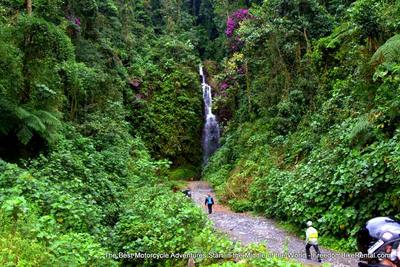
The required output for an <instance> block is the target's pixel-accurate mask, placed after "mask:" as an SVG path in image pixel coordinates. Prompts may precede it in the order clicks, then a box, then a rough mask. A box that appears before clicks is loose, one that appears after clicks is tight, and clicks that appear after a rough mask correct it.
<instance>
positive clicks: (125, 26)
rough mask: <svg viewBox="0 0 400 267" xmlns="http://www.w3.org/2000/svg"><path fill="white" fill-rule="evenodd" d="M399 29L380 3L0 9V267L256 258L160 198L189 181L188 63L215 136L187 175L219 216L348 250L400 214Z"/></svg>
mask: <svg viewBox="0 0 400 267" xmlns="http://www.w3.org/2000/svg"><path fill="white" fill-rule="evenodd" d="M399 12H400V4H399V2H398V1H390V0H382V1H372V0H357V1H346V0H329V1H319V0H295V1H286V0H265V1H261V0H252V1H251V0H246V1H245V0H243V1H230V0H224V1H212V0H181V1H172V0H165V1H161V0H119V1H117V0H81V1H77V0H32V1H30V0H27V1H25V0H3V1H0V114H1V115H0V225H1V228H0V234H1V235H0V265H2V266H120V265H128V266H129V265H130V266H135V265H157V264H159V265H163V266H164V265H166V266H184V265H185V264H187V259H168V260H160V259H139V258H136V259H128V258H125V259H124V258H118V257H115V256H113V253H118V252H123V253H135V252H142V253H205V254H207V253H209V252H217V253H234V252H265V248H264V247H263V246H250V247H241V246H240V245H239V244H237V243H234V242H231V241H229V240H228V239H226V237H222V236H220V235H219V234H217V233H215V232H214V231H213V229H212V227H211V225H210V224H209V222H208V220H207V218H206V216H205V215H204V214H203V212H202V211H201V210H200V209H199V208H197V207H196V206H195V205H194V204H193V203H192V202H191V201H189V200H188V199H187V198H186V197H184V195H183V194H181V193H179V192H177V193H174V191H176V190H177V189H181V188H180V187H181V186H182V184H184V183H183V182H182V181H181V180H188V179H192V178H198V177H199V176H200V169H201V167H202V166H201V159H202V151H201V134H202V124H203V118H202V117H203V116H202V110H203V108H202V93H201V90H200V82H199V77H198V70H197V68H198V64H200V63H201V62H203V64H204V66H205V70H206V73H207V77H208V82H209V83H210V84H211V85H212V86H213V88H214V89H213V90H214V92H215V96H214V100H215V101H214V104H215V105H214V107H215V113H216V114H217V116H218V119H219V121H220V122H221V125H222V127H221V128H222V132H223V138H222V140H221V147H220V149H219V150H218V151H217V152H216V153H215V154H214V155H213V157H212V158H211V160H210V162H209V164H208V165H207V166H205V168H204V170H203V175H204V177H205V179H207V180H209V181H210V182H211V183H212V184H213V185H214V186H215V187H216V188H217V192H218V194H219V196H220V197H221V199H222V201H224V202H226V203H229V205H231V207H233V208H234V209H235V210H237V211H246V210H253V211H256V212H259V213H262V214H264V215H266V216H268V217H273V218H277V219H278V220H280V221H282V222H284V223H289V224H294V225H295V227H297V229H301V228H302V227H303V223H304V222H305V221H306V220H309V219H311V220H313V221H315V222H316V225H317V228H318V229H319V230H320V231H321V234H322V235H324V236H328V238H329V240H333V239H335V240H342V241H339V242H342V243H339V244H340V245H341V248H347V249H353V248H354V235H355V233H356V231H357V230H358V229H359V227H360V226H361V225H362V223H363V222H365V220H367V219H369V218H370V217H372V216H376V215H392V216H397V215H398V213H399V211H400V200H399V193H400V182H399V179H398V177H399V174H400V167H399V166H400V141H399V138H400V131H399V126H400V98H399V95H400V91H399V90H400V54H399V51H400V47H399V46H400V37H399V36H400V35H399V34H400V18H399V17H398V14H399ZM332 238H333V239H332ZM349 240H350V242H349ZM106 255H108V256H106ZM196 261H197V262H198V263H200V264H202V265H205V266H206V265H212V264H225V266H230V265H235V263H233V259H212V258H205V259H196ZM246 264H251V265H254V266H296V264H295V263H290V262H288V261H287V260H284V259H273V258H268V259H248V260H243V261H241V262H240V263H239V264H238V265H239V266H241V265H246ZM246 266H247V265H246Z"/></svg>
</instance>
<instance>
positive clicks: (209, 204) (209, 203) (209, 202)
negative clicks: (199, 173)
mask: <svg viewBox="0 0 400 267" xmlns="http://www.w3.org/2000/svg"><path fill="white" fill-rule="evenodd" d="M204 205H206V206H207V207H208V214H211V213H212V205H214V199H213V198H212V196H211V194H210V193H208V194H207V197H206V200H205V201H204Z"/></svg>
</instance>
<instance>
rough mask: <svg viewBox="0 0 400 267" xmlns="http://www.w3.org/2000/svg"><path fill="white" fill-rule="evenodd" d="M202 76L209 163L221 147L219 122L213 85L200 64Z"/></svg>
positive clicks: (204, 143)
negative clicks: (214, 105) (207, 79)
mask: <svg viewBox="0 0 400 267" xmlns="http://www.w3.org/2000/svg"><path fill="white" fill-rule="evenodd" d="M199 73H200V76H201V87H202V89H203V100H204V116H205V124H204V128H203V138H202V146H203V163H204V164H207V162H208V159H209V158H210V156H211V155H212V154H213V153H214V152H215V150H217V148H218V147H219V124H218V121H217V119H216V118H215V115H214V114H213V113H212V95H211V86H210V85H208V84H207V83H206V77H205V76H204V73H203V67H202V66H201V65H200V66H199Z"/></svg>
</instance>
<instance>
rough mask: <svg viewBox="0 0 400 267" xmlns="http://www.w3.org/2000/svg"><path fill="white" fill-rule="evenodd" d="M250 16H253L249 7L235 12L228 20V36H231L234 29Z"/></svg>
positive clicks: (226, 32) (226, 31)
mask: <svg viewBox="0 0 400 267" xmlns="http://www.w3.org/2000/svg"><path fill="white" fill-rule="evenodd" d="M249 18H251V15H250V13H249V10H248V9H244V8H241V9H239V10H236V11H235V12H233V13H232V14H231V15H230V16H229V17H228V19H227V20H226V30H225V34H226V36H227V37H229V38H231V37H232V36H233V33H234V31H235V30H236V29H237V28H239V23H240V22H242V21H243V20H246V19H249Z"/></svg>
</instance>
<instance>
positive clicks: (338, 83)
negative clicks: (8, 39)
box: [204, 0, 400, 249]
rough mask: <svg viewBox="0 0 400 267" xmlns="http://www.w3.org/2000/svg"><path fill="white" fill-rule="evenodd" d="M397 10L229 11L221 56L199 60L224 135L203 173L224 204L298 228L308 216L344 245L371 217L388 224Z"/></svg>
mask: <svg viewBox="0 0 400 267" xmlns="http://www.w3.org/2000/svg"><path fill="white" fill-rule="evenodd" d="M241 8H246V7H245V6H241ZM399 8H400V5H399V2H398V1H389V0H388V1H370V0H358V1H316V0H315V1H314V0H310V1H281V0H271V1H264V2H263V3H262V4H260V5H253V6H252V7H251V8H250V9H249V10H248V11H247V12H248V13H249V14H250V15H249V16H246V18H244V19H243V18H242V17H240V14H239V13H238V11H233V12H231V13H230V17H229V19H228V20H227V29H226V31H227V36H226V39H227V46H226V50H227V53H228V56H227V57H226V58H225V59H224V60H223V61H222V62H221V63H220V64H216V63H213V62H211V63H210V64H209V65H210V67H209V69H211V70H213V73H214V77H213V84H214V87H216V88H218V92H217V99H218V100H217V103H216V106H217V110H216V112H217V113H218V114H219V115H220V119H221V121H223V122H225V123H224V125H225V126H224V129H225V133H224V136H223V140H222V146H221V148H220V149H219V151H218V152H216V153H215V155H214V156H213V157H212V159H211V161H210V164H209V165H208V166H207V168H206V169H205V171H204V174H205V177H206V178H207V179H208V180H209V181H211V182H212V183H213V184H214V185H215V186H217V188H218V191H219V194H220V196H221V197H222V198H223V199H224V201H226V202H227V203H229V204H231V206H232V207H233V208H234V209H236V210H255V211H258V212H261V213H263V214H265V215H266V216H268V217H273V218H278V219H280V220H282V221H284V222H289V223H292V224H294V225H296V226H297V227H298V229H299V230H301V228H302V227H304V222H305V221H307V220H313V221H315V222H316V225H317V228H318V229H319V230H320V231H321V234H322V235H325V236H326V235H330V236H335V237H336V238H337V239H343V240H346V241H344V242H343V243H342V244H341V246H342V249H343V248H344V247H347V248H349V249H354V239H353V237H354V236H355V233H356V232H357V231H358V229H359V228H360V227H361V225H362V224H363V223H364V222H365V221H366V220H368V219H370V218H371V217H374V216H385V215H388V216H398V214H399V211H400V206H399V190H400V180H399V174H400V172H399V171H400V169H399V166H400V161H399V160H400V157H399V151H400V143H399V138H400V135H399V134H400V130H399V126H400V101H399V93H400V91H399V90H400V83H399V81H400V73H399V68H400V65H399V60H400V57H399V53H398V51H399V49H398V48H399V36H398V34H399V31H400V20H399V17H398V15H397V14H398V13H397V12H398V11H399ZM242 13H243V12H242ZM229 20H231V21H240V22H239V23H229V22H230V21H229ZM229 27H231V28H229ZM228 33H229V34H228ZM224 117H227V118H228V119H226V118H224ZM348 240H350V242H349V241H348Z"/></svg>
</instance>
